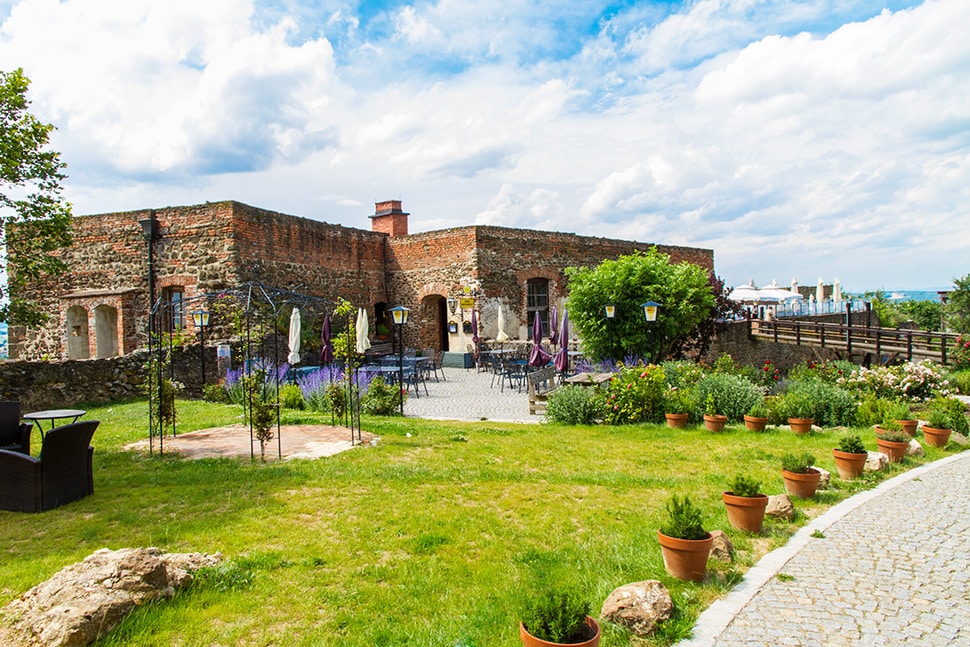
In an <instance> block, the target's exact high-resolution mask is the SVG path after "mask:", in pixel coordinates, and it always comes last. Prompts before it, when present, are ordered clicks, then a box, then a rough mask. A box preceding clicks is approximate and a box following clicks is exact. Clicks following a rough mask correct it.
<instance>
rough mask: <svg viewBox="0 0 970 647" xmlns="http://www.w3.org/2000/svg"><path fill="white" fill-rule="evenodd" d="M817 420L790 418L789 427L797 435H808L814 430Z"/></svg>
mask: <svg viewBox="0 0 970 647" xmlns="http://www.w3.org/2000/svg"><path fill="white" fill-rule="evenodd" d="M814 422H815V418H789V419H788V425H789V426H790V427H791V430H792V431H794V432H795V433H796V434H807V433H808V432H810V431H811V430H812V424H813V423H814Z"/></svg>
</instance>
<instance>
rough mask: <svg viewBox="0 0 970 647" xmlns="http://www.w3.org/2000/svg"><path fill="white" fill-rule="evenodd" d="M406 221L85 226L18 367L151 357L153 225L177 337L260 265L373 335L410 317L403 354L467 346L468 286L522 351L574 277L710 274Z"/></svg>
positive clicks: (87, 219)
mask: <svg viewBox="0 0 970 647" xmlns="http://www.w3.org/2000/svg"><path fill="white" fill-rule="evenodd" d="M408 215H409V214H407V213H406V212H404V211H403V210H402V208H401V202H400V201H397V200H389V201H386V202H379V203H377V204H376V208H375V211H374V214H373V215H372V216H371V222H372V228H371V231H366V230H361V229H354V228H349V227H342V226H340V225H334V224H328V223H326V222H321V221H317V220H310V219H307V218H301V217H297V216H290V215H285V214H281V213H276V212H273V211H267V210H265V209H259V208H256V207H251V206H248V205H245V204H241V203H239V202H234V201H226V202H215V203H206V204H201V205H193V206H183V207H166V208H164V209H149V210H143V211H130V212H123V213H109V214H100V215H89V216H78V217H76V218H75V219H74V243H73V245H72V246H71V247H70V248H67V249H65V250H63V252H62V256H63V258H64V260H65V261H66V263H67V265H68V267H69V272H68V273H67V274H66V275H65V276H63V277H62V278H61V279H59V280H58V281H57V282H56V283H55V284H53V285H49V284H44V285H39V284H38V285H31V286H29V287H28V289H27V293H28V294H27V296H29V297H30V298H32V299H35V300H36V301H37V302H38V303H39V304H40V305H41V307H42V308H43V309H44V310H46V311H47V312H48V313H49V314H50V315H51V318H50V321H49V322H48V323H47V324H46V325H44V326H42V327H38V328H30V329H24V328H23V327H11V330H10V332H11V343H10V351H11V356H12V357H19V358H23V359H38V358H41V357H52V358H62V359H68V358H72V359H84V358H93V357H110V356H114V355H118V354H126V353H130V352H132V351H133V350H135V349H137V348H139V347H143V346H145V345H146V343H147V322H148V312H149V285H148V275H149V272H148V262H149V259H148V244H147V242H146V237H145V235H144V233H143V229H142V225H141V224H139V221H144V220H147V219H154V220H155V221H157V231H158V234H159V237H158V239H157V241H156V242H155V243H154V245H153V247H152V263H153V276H154V283H155V285H154V288H155V291H156V296H157V297H161V298H162V299H163V301H164V302H166V303H167V304H169V305H170V306H171V307H170V308H169V312H170V313H172V314H170V316H169V318H168V321H167V322H166V324H165V325H166V327H167V328H169V329H171V328H184V327H191V326H192V322H191V319H190V318H189V317H187V316H186V313H185V312H183V311H182V309H180V307H179V304H180V303H181V302H182V301H184V300H186V299H191V298H193V297H195V296H197V295H201V294H204V293H211V292H217V291H219V290H224V289H230V288H232V287H234V286H236V285H239V284H241V283H243V282H245V281H248V280H251V279H253V277H254V268H255V267H259V268H260V270H259V280H260V281H262V282H264V283H267V284H270V285H275V286H279V287H286V286H299V290H300V291H301V292H303V293H307V294H312V295H315V296H320V297H326V298H329V299H335V298H336V297H338V296H339V297H343V298H345V299H347V300H349V301H351V302H352V303H354V304H355V305H356V306H362V307H366V308H367V309H368V312H369V315H370V322H371V325H372V326H374V327H375V328H374V329H372V333H373V332H374V330H375V329H376V325H378V324H386V321H387V318H386V315H387V310H388V309H389V308H390V307H393V306H396V305H404V306H407V307H408V308H410V318H409V322H408V325H407V326H406V329H405V343H406V344H408V345H410V346H415V347H419V348H434V349H444V350H464V344H465V343H467V342H468V341H470V335H466V333H465V332H464V330H465V328H466V327H467V323H466V324H465V326H462V325H460V323H461V322H462V321H463V322H467V321H468V318H469V312H468V311H465V312H464V313H463V312H462V311H461V310H460V309H459V308H457V307H456V308H455V309H454V311H453V308H452V304H451V303H449V301H448V300H449V298H452V299H454V298H456V297H459V296H460V293H461V292H462V284H463V282H471V283H473V284H474V285H475V287H476V293H477V294H476V296H477V298H476V300H475V308H476V310H477V311H478V314H479V321H480V336H481V337H483V338H494V337H495V335H496V334H497V332H498V329H497V325H498V322H497V319H498V317H497V315H498V309H499V307H502V308H503V315H504V319H505V324H506V326H505V331H506V334H508V335H509V336H510V337H512V338H516V337H518V338H523V339H524V338H526V336H527V334H526V331H527V330H528V326H529V325H530V324H531V322H532V318H533V317H534V316H537V315H538V316H539V317H540V318H541V320H542V321H543V323H544V324H546V325H548V316H549V307H550V305H553V304H556V303H561V301H562V299H563V297H564V296H565V293H566V285H565V275H564V272H563V270H564V268H566V267H569V266H594V265H598V264H599V263H600V262H602V261H603V260H604V259H611V258H616V257H618V256H620V255H623V254H630V253H632V252H633V251H634V250H637V249H639V250H647V249H649V248H650V247H653V246H656V247H657V248H658V249H659V250H660V251H662V252H664V253H666V254H669V255H670V256H671V258H672V260H673V261H675V262H678V261H690V262H692V263H696V264H697V265H700V266H702V267H704V268H706V269H708V270H709V271H713V264H714V255H713V252H712V250H709V249H698V248H691V247H676V246H669V245H655V244H654V243H639V242H633V241H625V240H614V239H607V238H597V237H591V236H577V235H575V234H567V233H559V232H548V231H534V230H526V229H511V228H506V227H493V226H477V225H472V226H466V227H455V228H451V229H443V230H439V231H429V232H423V233H418V234H409V233H408ZM11 271H16V267H12V268H11ZM449 324H451V325H449Z"/></svg>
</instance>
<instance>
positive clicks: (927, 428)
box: [923, 409, 953, 447]
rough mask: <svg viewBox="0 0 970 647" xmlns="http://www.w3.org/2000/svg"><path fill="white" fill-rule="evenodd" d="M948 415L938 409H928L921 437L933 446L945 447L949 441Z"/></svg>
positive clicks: (949, 424)
mask: <svg viewBox="0 0 970 647" xmlns="http://www.w3.org/2000/svg"><path fill="white" fill-rule="evenodd" d="M950 426H951V423H950V416H948V415H947V413H946V412H945V411H941V410H940V409H930V413H929V416H928V417H927V420H926V424H925V425H923V439H924V440H926V442H927V444H929V445H933V446H934V447H946V444H947V443H948V442H949V441H950V433H951V432H952V431H953V430H952V429H950Z"/></svg>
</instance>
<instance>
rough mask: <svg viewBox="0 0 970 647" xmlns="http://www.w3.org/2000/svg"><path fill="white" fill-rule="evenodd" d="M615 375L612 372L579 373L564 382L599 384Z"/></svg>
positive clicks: (588, 384) (584, 384)
mask: <svg viewBox="0 0 970 647" xmlns="http://www.w3.org/2000/svg"><path fill="white" fill-rule="evenodd" d="M612 377H613V374H612V373H577V374H576V375H573V376H572V377H567V378H566V379H565V380H563V384H577V385H579V386H599V385H600V384H602V383H604V382H609V381H610V378H612Z"/></svg>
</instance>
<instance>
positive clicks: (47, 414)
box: [21, 409, 87, 440]
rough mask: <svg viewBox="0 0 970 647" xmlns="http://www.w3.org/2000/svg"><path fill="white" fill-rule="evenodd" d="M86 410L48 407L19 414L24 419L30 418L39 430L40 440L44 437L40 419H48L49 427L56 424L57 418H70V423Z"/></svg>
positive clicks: (75, 420)
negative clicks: (47, 408) (45, 409)
mask: <svg viewBox="0 0 970 647" xmlns="http://www.w3.org/2000/svg"><path fill="white" fill-rule="evenodd" d="M86 413H87V411H84V410H83V409H50V410H47V411H32V412H30V413H25V414H24V415H23V416H21V417H22V418H23V419H24V420H30V421H31V422H33V423H34V424H35V425H37V429H38V430H39V431H40V437H41V440H43V438H44V427H43V426H42V425H41V420H50V421H51V429H53V428H54V427H56V426H57V421H58V420H70V421H71V422H72V423H74V422H77V419H78V418H80V417H81V416H83V415H84V414H86Z"/></svg>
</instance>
